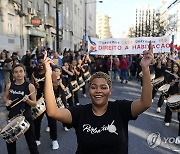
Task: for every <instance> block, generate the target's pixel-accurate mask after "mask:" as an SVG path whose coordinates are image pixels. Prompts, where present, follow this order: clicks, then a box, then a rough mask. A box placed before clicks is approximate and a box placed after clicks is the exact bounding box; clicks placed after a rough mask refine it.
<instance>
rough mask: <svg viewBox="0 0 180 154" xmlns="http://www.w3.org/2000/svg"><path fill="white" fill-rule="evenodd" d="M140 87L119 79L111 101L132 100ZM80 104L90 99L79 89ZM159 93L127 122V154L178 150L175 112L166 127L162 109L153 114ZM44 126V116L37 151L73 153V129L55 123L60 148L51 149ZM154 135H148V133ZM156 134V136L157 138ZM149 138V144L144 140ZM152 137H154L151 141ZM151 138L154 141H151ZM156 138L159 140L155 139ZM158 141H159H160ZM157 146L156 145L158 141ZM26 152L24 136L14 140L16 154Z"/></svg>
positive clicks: (2, 152)
mask: <svg viewBox="0 0 180 154" xmlns="http://www.w3.org/2000/svg"><path fill="white" fill-rule="evenodd" d="M140 92H141V87H140V83H138V82H137V81H130V82H129V83H128V84H122V83H120V82H118V81H114V82H113V91H112V95H111V97H110V100H115V99H129V100H134V99H137V98H139V97H140ZM79 96H80V102H81V104H86V103H89V102H90V99H89V96H87V98H83V96H82V94H81V91H80V92H79ZM158 98H159V95H157V96H156V97H155V100H154V103H153V104H152V106H151V108H150V109H148V110H147V111H146V112H144V113H143V114H142V115H140V116H139V117H138V119H137V120H135V121H130V123H129V154H174V153H180V144H178V145H177V144H175V143H174V140H175V137H177V133H178V121H177V113H173V120H172V123H171V124H170V126H169V127H166V126H164V122H163V119H164V109H165V104H164V105H163V108H162V112H161V113H158V114H157V113H156V108H157V101H158ZM3 116H4V109H3V107H2V105H1V106H0V118H1V119H0V124H1V125H2V124H3V122H4V119H3V118H4V117H3ZM46 126H47V118H46V116H44V118H43V123H42V129H41V139H40V140H41V145H40V146H38V149H39V152H40V153H42V154H56V153H57V154H59V153H61V154H73V153H75V151H76V148H77V142H76V135H75V131H74V130H73V129H71V130H69V131H68V132H65V131H64V130H63V127H62V124H61V123H60V122H58V142H59V145H60V148H59V149H58V150H52V149H51V140H50V137H49V133H48V132H46V131H45V129H46ZM152 133H153V134H154V135H155V136H156V137H154V138H151V137H152V136H149V135H150V134H152ZM157 136H158V138H157ZM147 139H148V141H149V144H148V142H147ZM153 139H154V140H153ZM152 141H154V142H152ZM158 141H159V142H158ZM160 141H161V142H160ZM158 143H159V144H160V145H159V144H158ZM0 147H1V148H0V154H6V153H7V151H6V145H5V141H4V140H3V139H2V137H0ZM27 153H29V150H28V147H27V145H26V141H25V138H24V136H23V137H21V138H19V139H18V141H17V154H27Z"/></svg>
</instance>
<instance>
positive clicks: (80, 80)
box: [78, 76, 85, 88]
mask: <svg viewBox="0 0 180 154" xmlns="http://www.w3.org/2000/svg"><path fill="white" fill-rule="evenodd" d="M78 85H79V88H81V87H82V86H84V85H85V82H84V80H83V78H82V76H81V77H79V79H78Z"/></svg>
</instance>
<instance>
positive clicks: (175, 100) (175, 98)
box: [167, 95, 180, 103]
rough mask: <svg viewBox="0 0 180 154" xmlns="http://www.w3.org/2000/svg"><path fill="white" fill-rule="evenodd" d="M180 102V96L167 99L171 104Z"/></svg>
mask: <svg viewBox="0 0 180 154" xmlns="http://www.w3.org/2000/svg"><path fill="white" fill-rule="evenodd" d="M179 101H180V95H172V96H170V97H169V98H168V99H167V102H169V103H176V102H179Z"/></svg>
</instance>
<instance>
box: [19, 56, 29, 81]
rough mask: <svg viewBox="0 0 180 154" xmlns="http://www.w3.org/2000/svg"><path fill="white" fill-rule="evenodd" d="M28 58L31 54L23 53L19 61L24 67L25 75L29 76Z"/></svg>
mask: <svg viewBox="0 0 180 154" xmlns="http://www.w3.org/2000/svg"><path fill="white" fill-rule="evenodd" d="M30 60H31V55H27V54H26V55H24V56H23V57H22V59H21V63H22V64H23V65H24V66H25V67H26V72H27V77H28V78H29V79H30V78H31V71H30Z"/></svg>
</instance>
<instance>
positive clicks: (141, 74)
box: [139, 71, 155, 81]
mask: <svg viewBox="0 0 180 154" xmlns="http://www.w3.org/2000/svg"><path fill="white" fill-rule="evenodd" d="M139 76H140V77H142V76H143V73H142V71H141V72H140V73H139ZM150 77H151V81H152V80H154V78H155V74H154V73H152V74H150Z"/></svg>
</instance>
